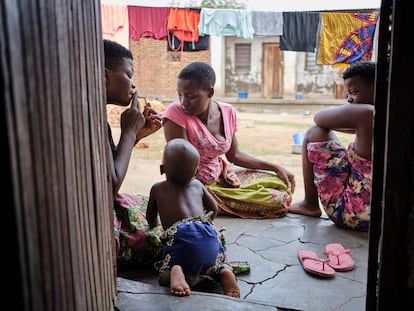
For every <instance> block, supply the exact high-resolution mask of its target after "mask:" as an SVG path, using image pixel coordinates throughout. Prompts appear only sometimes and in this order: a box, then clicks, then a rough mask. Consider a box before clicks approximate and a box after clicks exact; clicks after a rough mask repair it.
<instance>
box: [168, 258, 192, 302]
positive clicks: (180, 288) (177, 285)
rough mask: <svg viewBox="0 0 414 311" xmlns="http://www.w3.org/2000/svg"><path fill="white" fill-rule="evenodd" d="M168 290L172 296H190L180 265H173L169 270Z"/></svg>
mask: <svg viewBox="0 0 414 311" xmlns="http://www.w3.org/2000/svg"><path fill="white" fill-rule="evenodd" d="M170 290H171V294H173V295H174V296H190V294H191V290H190V286H188V283H187V281H186V280H185V276H184V272H183V269H182V268H181V266H178V265H175V266H173V267H172V268H171V272H170Z"/></svg>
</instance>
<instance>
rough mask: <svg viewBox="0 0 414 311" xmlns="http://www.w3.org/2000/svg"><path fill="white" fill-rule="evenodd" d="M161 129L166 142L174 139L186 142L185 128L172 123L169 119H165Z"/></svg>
mask: <svg viewBox="0 0 414 311" xmlns="http://www.w3.org/2000/svg"><path fill="white" fill-rule="evenodd" d="M163 129H164V137H165V141H166V142H169V141H170V140H171V139H174V138H183V139H186V140H188V136H187V131H186V130H185V128H182V127H181V126H179V125H178V124H177V123H174V122H173V121H171V120H169V119H165V121H164V125H163Z"/></svg>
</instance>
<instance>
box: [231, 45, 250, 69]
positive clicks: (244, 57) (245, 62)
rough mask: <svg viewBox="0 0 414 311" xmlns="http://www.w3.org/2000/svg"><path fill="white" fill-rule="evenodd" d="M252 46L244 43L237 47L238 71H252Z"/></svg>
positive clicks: (236, 62) (236, 66)
mask: <svg viewBox="0 0 414 311" xmlns="http://www.w3.org/2000/svg"><path fill="white" fill-rule="evenodd" d="M250 58H251V44H249V43H247V44H246V43H243V44H236V45H235V68H236V71H250Z"/></svg>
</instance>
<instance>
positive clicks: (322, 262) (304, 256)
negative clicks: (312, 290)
mask: <svg viewBox="0 0 414 311" xmlns="http://www.w3.org/2000/svg"><path fill="white" fill-rule="evenodd" d="M298 256H299V260H300V262H301V263H302V266H303V269H304V270H305V271H307V272H309V273H311V274H315V275H318V276H322V277H326V278H331V277H333V276H335V270H334V269H332V268H331V267H330V266H329V265H328V264H326V263H328V262H329V259H328V258H326V259H321V258H318V256H316V254H315V253H314V252H312V251H305V250H300V251H298Z"/></svg>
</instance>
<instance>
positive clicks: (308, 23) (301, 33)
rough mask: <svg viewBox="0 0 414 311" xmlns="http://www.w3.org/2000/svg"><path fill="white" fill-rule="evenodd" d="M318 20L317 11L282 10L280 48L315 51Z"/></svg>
mask: <svg viewBox="0 0 414 311" xmlns="http://www.w3.org/2000/svg"><path fill="white" fill-rule="evenodd" d="M319 22H320V14H319V12H283V36H281V37H280V49H281V50H284V51H297V52H315V50H316V41H317V33H318V27H319Z"/></svg>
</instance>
